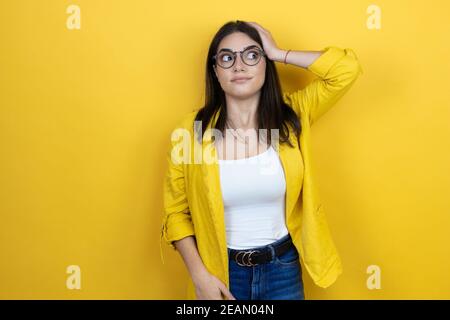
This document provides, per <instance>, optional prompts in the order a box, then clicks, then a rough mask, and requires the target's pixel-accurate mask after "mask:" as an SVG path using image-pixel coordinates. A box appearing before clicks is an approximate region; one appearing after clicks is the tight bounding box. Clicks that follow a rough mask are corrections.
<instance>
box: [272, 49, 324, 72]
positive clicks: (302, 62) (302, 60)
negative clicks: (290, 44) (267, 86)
mask: <svg viewBox="0 0 450 320" xmlns="http://www.w3.org/2000/svg"><path fill="white" fill-rule="evenodd" d="M287 52H288V50H281V49H280V50H277V51H275V53H273V54H272V55H271V56H269V58H270V59H271V60H274V61H278V62H284V58H285V57H286V53H287ZM322 53H323V51H295V50H291V51H289V53H288V55H287V57H286V63H288V64H293V65H295V66H298V67H302V68H305V69H306V68H307V67H308V66H309V65H310V64H312V63H313V62H314V61H316V59H317V58H319V57H320V56H321V55H322Z"/></svg>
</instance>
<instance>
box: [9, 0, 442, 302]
mask: <svg viewBox="0 0 450 320" xmlns="http://www.w3.org/2000/svg"><path fill="white" fill-rule="evenodd" d="M372 3H373V2H372V1H361V0H345V1H332V0H326V1H297V0H295V1H281V2H280V1H278V2H277V1H267V0H263V1H253V2H246V1H235V0H233V1H211V0H208V1H179V0H178V1H160V2H154V1H144V0H142V1H137V0H135V1H106V0H103V1H100V0H97V1H92V0H89V1H87V0H85V1H53V0H46V1H34V0H30V1H2V2H1V5H0V15H1V16H0V33H1V50H0V64H1V65H0V89H1V92H0V130H1V131H0V143H1V145H0V148H1V149H0V150H1V157H0V159H1V160H0V180H1V184H0V197H1V198H0V214H1V223H0V298H2V299H6V298H14V299H17V298H19V299H22V298H23V299H25V298H26V299H100V298H101V299H118V298H122V299H179V298H184V294H185V284H186V277H187V270H186V268H185V266H184V264H183V261H182V260H181V257H180V256H179V255H178V253H176V252H174V251H172V250H171V249H170V248H169V247H167V246H165V247H164V252H165V256H166V264H165V265H162V263H161V262H160V254H159V235H160V223H161V218H162V181H163V175H164V170H165V169H166V163H165V152H166V150H167V148H168V143H169V136H170V132H171V129H172V127H173V126H174V125H175V124H176V123H177V122H178V121H179V120H180V119H181V117H182V116H183V114H185V113H187V112H189V111H191V110H193V109H195V108H198V107H200V106H201V104H202V102H203V99H204V64H205V57H206V53H207V49H208V46H209V42H210V40H211V39H212V37H213V35H214V33H215V32H216V31H217V29H218V28H219V27H220V26H221V25H222V24H223V23H225V22H227V21H229V20H236V19H240V20H247V21H256V22H258V23H260V24H261V25H262V26H263V27H265V28H267V29H269V31H270V32H271V33H272V36H273V37H274V39H275V41H276V43H277V44H278V46H279V47H280V48H282V49H293V50H320V49H322V48H324V47H325V46H327V45H337V46H339V47H343V48H345V47H349V48H352V49H353V50H354V51H355V53H356V54H357V56H358V58H359V59H360V62H361V64H362V67H363V70H364V74H363V75H362V76H361V77H360V78H359V79H358V81H357V82H356V83H355V85H354V86H353V88H352V89H351V90H350V91H349V93H348V94H347V95H346V96H344V97H343V98H342V100H341V101H340V102H339V103H338V104H336V106H335V107H334V108H333V109H332V110H330V111H329V113H327V114H326V115H324V116H323V117H322V118H321V120H320V121H319V122H318V123H316V124H315V125H314V127H313V146H314V149H313V151H314V159H315V161H316V162H317V168H318V169H319V170H317V179H318V184H319V185H320V193H321V198H322V199H323V203H324V206H325V210H326V214H327V217H328V220H329V224H330V227H331V230H332V233H333V236H334V238H335V241H336V245H337V247H338V249H339V252H340V254H341V256H342V260H343V264H344V274H343V275H342V276H341V277H340V278H339V279H338V281H337V282H336V283H335V284H334V285H333V286H332V287H330V288H328V289H326V290H324V289H321V288H318V287H315V286H314V285H313V284H312V282H311V280H310V279H309V277H308V276H307V275H306V272H304V281H305V292H306V298H308V299H380V298H381V299H404V298H412V299H416V298H425V299H430V298H438V299H443V298H447V299H448V298H450V249H449V242H450V232H449V229H450V228H449V227H450V217H449V213H450V195H449V190H450V174H449V169H450V166H449V164H450V148H449V147H450V143H449V141H450V140H449V138H450V125H449V120H450V111H449V107H450V102H449V94H448V85H449V82H450V79H449V77H450V76H449V71H450V68H449V65H450V63H449V57H450V51H449V41H448V31H449V28H448V18H447V17H448V13H449V12H450V5H449V4H448V2H447V1H444V0H442V1H438V0H434V1H428V2H423V1H406V0H402V1H385V0H384V1H377V2H375V3H374V4H376V5H378V6H379V7H380V8H381V14H382V15H381V29H380V30H369V29H368V28H367V26H366V21H367V19H368V17H369V14H368V13H366V10H367V7H368V6H369V5H370V4H372ZM70 4H76V5H78V6H79V7H80V9H81V29H80V30H69V29H68V28H67V27H66V20H67V18H68V16H69V14H67V13H66V8H67V7H68V6H69V5H70ZM277 66H278V70H279V72H280V77H281V79H282V84H283V89H284V90H289V91H290V90H295V89H298V88H301V87H303V86H305V85H306V84H307V83H308V82H309V81H311V80H312V79H313V78H314V76H313V75H312V74H310V73H308V72H307V71H305V70H303V69H301V68H298V67H295V66H292V65H288V66H284V65H282V64H280V63H277ZM69 265H78V266H80V268H81V290H69V289H67V288H66V279H67V277H68V274H66V268H67V267H68V266H69ZM369 265H378V266H379V267H380V268H381V289H379V290H369V289H368V288H367V286H366V280H367V278H368V277H369V274H367V273H366V269H367V267H368V266H369Z"/></svg>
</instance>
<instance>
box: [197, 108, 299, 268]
mask: <svg viewBox="0 0 450 320" xmlns="http://www.w3.org/2000/svg"><path fill="white" fill-rule="evenodd" d="M220 110H221V109H219V111H218V112H216V114H215V116H214V117H213V118H212V119H211V121H210V122H209V123H208V125H207V129H211V128H212V123H216V121H217V118H218V117H219V115H220ZM289 130H291V129H289ZM289 137H290V140H291V143H292V144H293V145H294V146H297V147H295V148H292V147H290V146H289V145H287V144H278V145H277V146H274V149H275V150H276V151H277V153H278V155H279V158H280V161H281V163H282V166H283V170H284V174H285V177H286V198H285V199H286V206H285V215H286V219H287V218H288V215H289V214H291V213H292V212H294V206H295V204H296V202H297V199H298V197H299V195H300V191H301V187H302V181H298V180H299V179H297V178H298V177H301V176H302V175H301V174H300V170H303V162H302V160H303V157H302V156H301V153H300V148H299V147H298V144H297V141H296V137H295V134H294V132H293V131H291V132H290V135H289ZM195 140H196V139H195ZM202 152H203V153H202V154H205V153H206V152H208V154H211V161H202V164H201V170H202V177H203V182H204V188H203V190H205V192H206V195H207V198H208V206H209V209H210V212H211V214H212V218H213V221H214V224H215V227H216V228H217V230H216V231H217V234H218V235H221V236H222V237H223V238H222V239H221V243H222V244H223V245H226V238H225V224H224V220H225V218H224V207H223V199H222V193H221V188H220V175H219V164H218V161H217V152H216V148H215V147H214V143H213V141H212V131H211V130H206V131H205V134H204V137H203V145H202ZM222 249H223V250H222V252H226V248H222ZM223 258H224V259H226V257H223ZM224 263H225V261H224Z"/></svg>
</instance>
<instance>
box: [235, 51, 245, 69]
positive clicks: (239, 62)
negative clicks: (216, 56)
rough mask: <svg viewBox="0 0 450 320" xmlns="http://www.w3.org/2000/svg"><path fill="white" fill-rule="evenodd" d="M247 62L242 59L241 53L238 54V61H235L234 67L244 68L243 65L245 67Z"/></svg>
mask: <svg viewBox="0 0 450 320" xmlns="http://www.w3.org/2000/svg"><path fill="white" fill-rule="evenodd" d="M244 66H245V64H244V62H243V61H242V59H241V55H240V54H236V61H235V62H234V69H242V67H244Z"/></svg>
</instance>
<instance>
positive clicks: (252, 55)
mask: <svg viewBox="0 0 450 320" xmlns="http://www.w3.org/2000/svg"><path fill="white" fill-rule="evenodd" d="M256 57H258V53H257V52H255V51H250V52H249V53H248V54H247V58H248V59H256Z"/></svg>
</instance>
